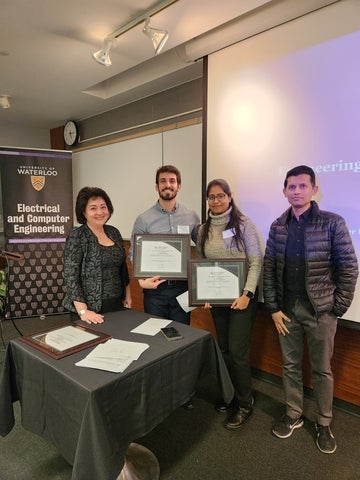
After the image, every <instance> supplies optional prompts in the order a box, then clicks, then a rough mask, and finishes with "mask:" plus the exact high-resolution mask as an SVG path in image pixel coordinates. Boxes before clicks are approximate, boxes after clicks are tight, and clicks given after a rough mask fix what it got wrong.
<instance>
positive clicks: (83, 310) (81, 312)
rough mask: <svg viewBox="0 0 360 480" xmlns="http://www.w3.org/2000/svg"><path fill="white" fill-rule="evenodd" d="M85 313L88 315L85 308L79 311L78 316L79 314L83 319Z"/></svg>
mask: <svg viewBox="0 0 360 480" xmlns="http://www.w3.org/2000/svg"><path fill="white" fill-rule="evenodd" d="M85 313H86V310H85V308H83V309H82V310H79V311H78V314H79V316H80V317H82V316H83V315H85Z"/></svg>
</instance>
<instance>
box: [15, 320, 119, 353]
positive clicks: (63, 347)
mask: <svg viewBox="0 0 360 480" xmlns="http://www.w3.org/2000/svg"><path fill="white" fill-rule="evenodd" d="M109 338H111V336H110V335H108V334H107V333H101V332H97V331H96V330H91V329H90V328H87V327H83V326H82V325H76V324H74V325H67V326H64V327H60V328H56V329H54V330H48V331H46V332H41V333H37V334H35V335H28V336H26V337H19V339H20V340H21V341H23V342H24V343H27V344H28V345H31V346H32V347H34V348H37V349H38V350H41V351H42V352H44V353H46V354H47V355H50V357H53V358H55V359H59V358H63V357H66V356H67V355H71V354H72V353H76V352H79V351H80V350H84V349H85V348H88V347H92V346H93V345H97V344H98V343H102V342H105V341H106V340H108V339H109Z"/></svg>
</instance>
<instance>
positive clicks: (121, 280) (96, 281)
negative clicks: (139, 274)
mask: <svg viewBox="0 0 360 480" xmlns="http://www.w3.org/2000/svg"><path fill="white" fill-rule="evenodd" d="M113 211H114V208H113V206H112V203H111V200H110V198H109V196H108V195H107V193H106V192H104V190H102V189H101V188H97V187H84V188H82V189H81V190H80V191H79V193H78V196H77V199H76V206H75V213H76V218H77V221H78V222H79V223H80V224H81V226H80V227H78V228H75V229H74V230H73V231H72V232H71V233H70V235H69V236H68V238H67V239H66V245H65V251H64V277H65V283H66V294H65V298H64V301H63V305H64V307H65V308H66V309H67V310H70V312H74V313H75V312H76V313H77V314H78V316H79V317H80V319H81V320H83V321H84V322H86V323H102V322H103V321H104V313H106V312H111V311H116V310H121V309H123V308H124V307H128V308H131V293H130V279H129V273H128V269H127V265H126V253H125V247H124V243H123V239H122V236H121V234H120V232H119V230H118V229H117V228H115V227H113V226H111V225H107V224H106V222H107V221H108V220H109V218H110V217H111V215H112V213H113Z"/></svg>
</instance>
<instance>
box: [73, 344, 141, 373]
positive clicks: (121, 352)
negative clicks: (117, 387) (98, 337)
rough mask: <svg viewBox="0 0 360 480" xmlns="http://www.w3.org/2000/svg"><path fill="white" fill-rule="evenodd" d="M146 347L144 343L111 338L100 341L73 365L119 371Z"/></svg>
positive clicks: (135, 358)
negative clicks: (103, 341)
mask: <svg viewBox="0 0 360 480" xmlns="http://www.w3.org/2000/svg"><path fill="white" fill-rule="evenodd" d="M147 348H149V345H148V344H146V343H138V342H127V341H125V340H117V339H115V338H112V339H110V340H108V341H107V342H105V343H100V344H99V345H98V346H97V347H95V348H94V350H92V351H91V352H90V353H89V354H88V355H87V356H86V357H85V358H84V359H83V360H80V361H79V362H77V363H76V364H75V365H77V366H78V367H88V368H97V369H99V370H107V371H108V372H115V373H120V372H123V371H124V370H125V369H126V368H127V367H128V366H129V365H130V364H131V362H133V361H134V360H137V359H138V358H139V357H140V355H141V354H142V353H143V352H145V350H146V349H147Z"/></svg>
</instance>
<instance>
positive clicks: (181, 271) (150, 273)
mask: <svg viewBox="0 0 360 480" xmlns="http://www.w3.org/2000/svg"><path fill="white" fill-rule="evenodd" d="M150 242H151V243H150ZM164 244H165V245H164ZM171 248H172V249H174V250H175V251H174V254H175V255H174V257H177V258H176V259H175V260H176V261H175V262H173V263H174V264H175V263H176V266H177V268H176V269H175V268H174V269H173V268H171V262H172V261H173V259H171V258H170V255H169V253H170V254H171ZM149 253H150V255H149ZM190 254H191V241H190V235H189V234H187V233H186V234H183V233H179V234H167V233H164V234H156V233H142V234H135V236H134V255H133V258H134V260H133V276H134V278H151V277H154V276H156V275H160V277H161V278H165V279H167V280H187V277H188V259H189V258H190ZM145 255H146V258H145ZM145 264H147V265H145Z"/></svg>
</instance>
